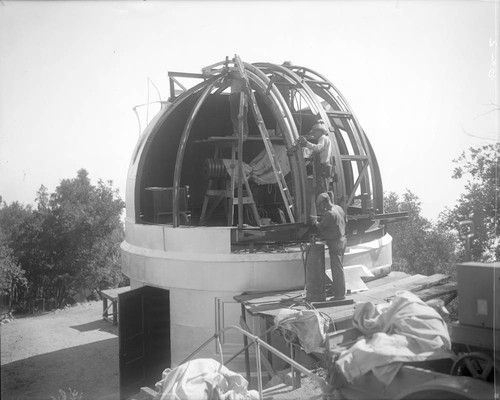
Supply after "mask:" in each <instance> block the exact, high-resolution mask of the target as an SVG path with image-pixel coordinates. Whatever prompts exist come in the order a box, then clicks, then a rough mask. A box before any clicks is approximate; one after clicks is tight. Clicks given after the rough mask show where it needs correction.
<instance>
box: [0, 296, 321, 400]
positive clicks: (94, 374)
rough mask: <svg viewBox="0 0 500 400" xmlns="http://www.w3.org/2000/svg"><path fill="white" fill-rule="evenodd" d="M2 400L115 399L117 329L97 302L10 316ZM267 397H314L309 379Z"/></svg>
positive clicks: (2, 329)
mask: <svg viewBox="0 0 500 400" xmlns="http://www.w3.org/2000/svg"><path fill="white" fill-rule="evenodd" d="M0 335H1V399H2V400H51V398H52V397H54V398H55V399H57V400H63V399H64V398H63V397H62V396H61V395H60V394H59V390H60V389H62V390H64V391H65V393H66V394H69V390H68V389H69V388H71V389H72V390H76V391H77V392H79V393H83V400H118V399H119V368H118V329H117V327H116V326H114V325H112V324H111V323H109V322H107V321H104V320H103V319H102V302H100V301H96V302H90V303H84V304H78V305H76V306H73V307H69V308H66V309H64V310H57V311H53V312H49V313H45V314H43V315H37V316H25V317H19V316H17V317H16V316H15V319H14V320H12V321H11V322H9V323H7V324H3V325H1V326H0ZM266 398H273V399H274V400H281V399H283V400H300V399H319V398H321V390H320V389H319V388H318V387H317V386H316V384H315V383H313V382H311V381H310V380H309V379H308V378H303V379H302V388H301V389H298V390H291V387H290V386H278V387H276V389H275V390H271V392H270V393H269V394H268V396H267V397H266Z"/></svg>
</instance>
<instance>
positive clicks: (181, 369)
mask: <svg viewBox="0 0 500 400" xmlns="http://www.w3.org/2000/svg"><path fill="white" fill-rule="evenodd" d="M247 387H248V382H247V381H246V379H244V378H243V377H242V376H241V375H239V374H237V373H235V372H232V371H230V370H229V369H227V368H226V367H224V366H223V365H221V364H220V363H219V362H217V361H215V360H213V359H211V358H198V359H195V360H191V361H188V362H186V363H184V364H182V365H179V366H178V367H176V368H174V369H170V368H167V369H166V370H165V371H163V378H162V380H161V381H159V382H157V383H156V390H157V391H158V395H157V396H156V397H155V400H192V399H196V400H212V399H220V400H257V399H258V398H259V395H258V392H257V391H255V390H247Z"/></svg>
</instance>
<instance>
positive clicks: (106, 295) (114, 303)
mask: <svg viewBox="0 0 500 400" xmlns="http://www.w3.org/2000/svg"><path fill="white" fill-rule="evenodd" d="M129 290H130V286H124V287H121V288H116V289H106V290H103V291H102V292H101V297H102V318H103V319H105V320H106V321H109V322H112V323H113V325H116V324H118V295H119V294H120V293H125V292H128V291H129ZM108 300H111V303H110V304H109V305H108ZM111 307H112V308H113V313H112V314H111V313H110V311H109V309H110V308H111ZM110 316H112V318H110Z"/></svg>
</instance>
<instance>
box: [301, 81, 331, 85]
mask: <svg viewBox="0 0 500 400" xmlns="http://www.w3.org/2000/svg"><path fill="white" fill-rule="evenodd" d="M304 82H306V83H312V84H313V85H325V86H332V84H331V83H330V82H325V81H319V80H315V79H306V80H304Z"/></svg>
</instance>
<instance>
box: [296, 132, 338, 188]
mask: <svg viewBox="0 0 500 400" xmlns="http://www.w3.org/2000/svg"><path fill="white" fill-rule="evenodd" d="M310 134H311V136H312V137H313V138H314V139H315V140H316V141H317V143H316V144H314V143H311V142H309V141H307V140H306V138H305V137H303V136H301V137H299V140H298V143H299V144H300V145H301V146H304V147H307V148H308V149H310V150H312V151H313V152H314V153H318V155H319V168H318V169H319V171H316V174H317V176H318V177H319V179H318V182H319V186H320V187H318V188H317V190H318V192H319V193H323V192H328V191H329V190H330V178H331V175H332V164H331V159H332V142H331V141H330V137H329V136H328V130H327V129H326V126H325V125H324V124H322V123H319V124H315V125H313V127H312V129H311V132H310ZM318 192H316V193H318Z"/></svg>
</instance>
